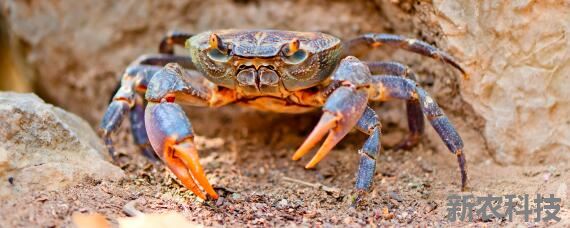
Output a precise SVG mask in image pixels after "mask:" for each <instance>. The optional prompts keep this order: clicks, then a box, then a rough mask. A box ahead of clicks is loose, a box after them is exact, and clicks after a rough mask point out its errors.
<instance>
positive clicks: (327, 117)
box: [293, 86, 368, 169]
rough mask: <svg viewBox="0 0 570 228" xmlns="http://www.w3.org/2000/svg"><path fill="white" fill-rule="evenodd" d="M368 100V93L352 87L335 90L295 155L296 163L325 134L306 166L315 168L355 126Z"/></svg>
mask: <svg viewBox="0 0 570 228" xmlns="http://www.w3.org/2000/svg"><path fill="white" fill-rule="evenodd" d="M367 101H368V95H367V93H366V92H364V91H359V90H357V89H356V88H355V87H354V86H341V87H340V88H338V89H336V90H335V91H334V92H333V93H332V94H331V96H330V97H329V98H328V100H327V102H326V104H325V106H324V108H323V111H324V113H323V116H322V117H321V119H320V121H319V123H318V124H317V126H316V127H315V128H314V129H313V131H312V132H311V134H310V135H309V137H307V139H306V140H305V142H304V143H303V144H302V145H301V147H299V149H298V150H297V152H295V154H294V155H293V160H299V159H300V158H301V157H302V156H303V155H305V154H307V153H308V152H309V151H310V150H311V149H312V148H313V147H314V146H315V145H316V144H317V143H318V142H319V141H321V139H322V138H323V137H324V136H325V134H327V133H328V136H327V138H326V139H325V141H324V142H323V144H322V146H321V147H320V148H319V150H318V151H317V153H316V154H315V156H314V157H313V158H312V159H311V161H309V163H308V164H307V165H306V166H305V168H307V169H310V168H313V167H315V166H316V165H317V163H319V162H320V161H321V160H322V159H323V158H324V157H325V156H326V155H327V154H328V153H329V152H330V151H331V149H332V148H333V147H334V146H335V145H336V144H337V143H338V142H339V141H340V140H341V139H342V138H344V136H346V134H348V132H350V130H351V129H352V128H353V127H354V126H356V123H357V122H358V120H359V119H360V117H361V116H362V113H364V110H365V108H366V105H367Z"/></svg>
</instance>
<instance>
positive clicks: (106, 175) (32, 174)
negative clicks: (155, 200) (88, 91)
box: [0, 92, 123, 198]
mask: <svg viewBox="0 0 570 228" xmlns="http://www.w3.org/2000/svg"><path fill="white" fill-rule="evenodd" d="M104 151H105V148H104V147H103V146H102V145H101V143H100V140H99V138H98V137H97V135H96V134H95V133H94V132H93V130H92V129H91V127H90V126H89V124H87V123H86V122H85V121H84V120H82V119H80V118H79V117H77V116H76V115H74V114H70V113H68V112H65V111H63V110H62V109H60V108H57V107H54V106H52V105H50V104H46V103H44V102H43V101H42V100H41V99H40V98H38V97H37V96H36V95H34V94H18V93H7V92H1V93H0V178H1V179H2V184H1V185H0V198H2V197H7V196H10V197H14V196H18V195H21V194H26V193H31V192H37V191H43V190H46V191H51V190H58V189H63V188H64V187H67V186H69V185H70V184H73V183H77V182H79V181H81V180H82V179H83V178H85V177H86V176H89V177H91V178H93V179H111V180H117V179H118V178H120V177H122V176H123V171H122V170H120V169H119V168H118V167H116V166H113V165H112V164H110V163H109V162H107V161H105V158H104V157H105V156H103V154H101V152H104ZM5 180H9V181H5Z"/></svg>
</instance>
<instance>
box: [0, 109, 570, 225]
mask: <svg viewBox="0 0 570 228" xmlns="http://www.w3.org/2000/svg"><path fill="white" fill-rule="evenodd" d="M380 109H382V108H380ZM212 113H214V114H212ZM189 116H190V118H191V119H192V120H193V122H194V125H195V130H196V131H197V132H198V133H199V135H200V137H198V138H197V139H196V141H197V143H198V145H199V148H200V151H201V161H202V164H203V165H204V166H205V169H206V171H207V173H208V176H209V178H210V181H211V182H212V183H213V185H214V187H215V188H216V189H217V191H218V193H219V194H220V196H221V197H220V199H218V200H217V201H206V202H201V201H199V200H198V199H197V198H196V197H194V196H193V195H192V194H191V193H190V192H189V191H186V190H185V189H184V188H183V187H181V185H179V184H178V183H177V182H176V180H175V179H174V178H173V176H172V175H170V174H169V173H168V171H166V170H165V168H164V166H163V165H162V164H152V163H150V162H148V161H147V160H146V159H145V158H144V157H143V156H142V155H140V154H139V153H138V152H137V150H136V147H135V146H133V145H132V139H131V138H130V136H129V135H128V129H127V127H126V125H127V124H123V125H124V126H123V127H122V130H121V132H120V133H119V135H118V136H117V137H115V139H116V141H117V148H118V151H119V153H121V154H122V155H121V156H120V159H119V165H120V166H121V167H122V168H123V170H125V171H126V173H127V174H128V177H127V178H126V179H124V180H123V181H121V182H101V181H97V180H91V179H86V180H85V182H84V183H82V184H80V185H77V186H72V187H70V188H68V189H66V190H65V191H61V192H39V193H36V194H32V195H28V196H26V197H23V198H19V199H11V200H9V201H8V202H3V203H2V204H1V206H0V211H4V212H8V211H9V212H10V213H2V214H0V221H2V222H0V227H17V226H34V227H38V226H42V227H54V226H55V227H60V226H69V225H70V224H71V215H72V213H74V212H81V213H89V212H98V213H101V214H103V215H105V216H106V217H107V218H108V219H109V221H110V222H111V223H112V224H114V225H117V220H116V219H117V218H120V217H126V216H127V215H126V214H125V212H124V211H123V206H125V204H127V203H128V202H130V201H133V200H136V201H137V208H138V209H139V210H141V211H142V212H144V213H164V212H167V211H178V212H180V213H182V214H183V215H184V216H185V217H186V218H188V219H189V220H190V221H192V222H195V223H200V224H204V225H214V226H219V225H240V226H245V225H247V226H285V225H303V226H305V225H306V226H313V225H345V224H349V225H353V226H361V225H414V226H415V225H419V226H426V225H454V226H463V225H472V226H485V225H493V226H494V225H506V224H511V225H512V224H517V223H507V222H505V221H499V220H498V219H493V220H491V221H487V222H483V221H481V219H480V218H476V219H475V221H476V222H475V223H448V221H447V214H448V213H447V206H446V197H447V196H448V194H452V193H460V192H459V189H460V188H459V172H458V168H457V164H456V162H455V157H454V156H453V155H451V154H450V153H449V152H447V151H435V150H434V149H433V148H434V147H433V146H431V144H435V143H441V142H429V140H424V142H423V143H422V144H420V145H419V146H418V147H416V148H415V149H412V150H410V151H402V150H398V151H394V150H385V151H384V153H382V155H381V156H380V159H379V162H378V170H377V173H376V176H375V178H374V180H375V183H374V187H373V190H372V191H371V192H370V194H369V195H368V197H367V198H366V200H365V201H364V202H363V203H362V204H361V205H360V206H359V207H358V208H356V209H355V208H351V207H350V204H351V199H352V195H351V190H352V186H353V184H354V179H355V172H356V168H357V163H358V154H357V153H356V151H357V150H358V147H359V146H360V145H361V144H362V142H363V141H364V139H365V137H364V136H363V135H361V134H360V133H353V134H350V135H349V136H348V137H347V138H346V139H345V140H343V142H342V143H341V144H340V145H339V146H337V147H336V148H335V150H334V151H333V152H332V153H331V154H330V155H329V156H328V157H327V158H326V159H325V160H324V161H322V162H321V163H320V164H319V165H318V167H317V168H316V169H315V170H306V169H304V168H303V165H304V164H305V163H306V162H308V159H309V158H310V157H308V158H304V159H303V160H301V161H299V162H295V161H291V160H290V157H291V155H292V154H293V152H294V150H295V149H296V148H297V147H298V146H299V145H300V144H301V143H302V141H303V139H304V137H305V136H306V135H307V134H308V133H309V132H310V130H311V129H312V126H313V125H314V124H315V123H316V121H317V120H318V117H319V115H318V113H315V114H309V115H301V116H297V115H278V114H271V113H261V112H256V111H250V110H249V109H244V108H241V107H228V108H222V109H219V110H217V111H212V110H206V109H189ZM206 117H207V118H206ZM206 119H207V121H204V120H206ZM252 120H254V121H252ZM291 123H295V124H291ZM384 126H388V127H387V129H386V128H385V130H384V133H385V137H384V139H383V142H384V143H385V144H388V145H389V144H394V143H395V142H397V141H398V139H399V137H401V135H403V134H402V133H403V132H404V131H403V129H399V128H394V127H393V128H390V127H389V126H390V124H384ZM466 153H467V155H469V151H466ZM467 158H468V159H469V157H467ZM476 160H477V159H476ZM478 160H483V162H479V163H477V164H474V163H472V162H470V163H468V164H469V166H468V171H469V175H470V182H469V186H470V188H469V189H468V191H467V192H466V193H467V194H474V195H476V196H484V195H487V194H492V195H506V194H530V195H534V194H536V193H541V194H547V193H556V194H566V193H565V192H566V190H565V188H567V187H566V186H565V184H564V180H568V179H569V178H570V172H569V171H570V165H568V164H549V165H546V164H544V165H538V166H526V167H516V166H509V167H502V166H499V165H497V164H495V163H494V162H492V161H491V160H490V159H478ZM291 179H293V181H291ZM295 180H298V181H302V182H306V183H309V184H299V183H296V182H295ZM311 184H321V185H323V186H326V187H324V188H318V187H314V186H311ZM563 203H565V205H564V206H563V208H562V210H561V212H560V213H559V214H558V215H559V216H560V217H562V222H560V223H558V224H557V225H558V226H568V225H570V212H569V206H568V201H567V199H563ZM515 219H518V220H521V219H522V217H520V216H518V217H517V216H515ZM521 222H522V220H521V221H519V222H518V223H521ZM522 224H523V225H539V226H543V225H546V224H544V223H538V224H533V223H522Z"/></svg>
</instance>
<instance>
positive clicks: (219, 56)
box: [208, 48, 230, 62]
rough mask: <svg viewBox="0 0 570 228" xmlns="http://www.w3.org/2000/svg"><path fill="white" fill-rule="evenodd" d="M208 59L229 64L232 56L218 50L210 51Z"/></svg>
mask: <svg viewBox="0 0 570 228" xmlns="http://www.w3.org/2000/svg"><path fill="white" fill-rule="evenodd" d="M208 57H209V58H210V59H212V60H214V61H218V62H227V61H228V60H230V56H229V55H227V54H226V53H222V52H221V51H220V50H218V49H215V48H213V49H210V50H209V51H208Z"/></svg>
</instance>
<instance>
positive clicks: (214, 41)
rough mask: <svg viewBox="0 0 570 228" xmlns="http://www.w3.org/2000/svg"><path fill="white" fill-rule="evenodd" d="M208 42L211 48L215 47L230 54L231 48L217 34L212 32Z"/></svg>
mask: <svg viewBox="0 0 570 228" xmlns="http://www.w3.org/2000/svg"><path fill="white" fill-rule="evenodd" d="M208 42H209V44H210V48H214V49H217V50H218V51H220V52H221V53H224V54H228V52H229V48H228V47H227V46H226V45H224V43H223V42H222V39H221V38H220V36H218V35H217V34H215V33H212V35H210V40H209V41H208Z"/></svg>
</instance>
